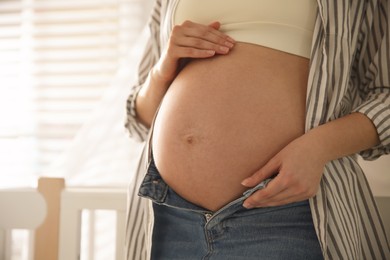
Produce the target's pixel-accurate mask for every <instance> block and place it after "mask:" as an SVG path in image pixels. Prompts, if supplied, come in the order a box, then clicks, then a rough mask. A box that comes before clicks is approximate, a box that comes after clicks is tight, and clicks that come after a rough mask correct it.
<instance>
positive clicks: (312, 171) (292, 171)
mask: <svg viewBox="0 0 390 260" xmlns="http://www.w3.org/2000/svg"><path fill="white" fill-rule="evenodd" d="M321 153H322V152H321V149H320V148H318V146H315V145H314V144H313V143H312V142H309V140H307V138H305V135H303V136H302V137H299V138H297V139H295V140H294V141H293V142H291V143H290V144H288V145H287V146H286V147H285V148H283V149H282V150H281V151H280V152H279V153H278V154H276V155H275V156H274V157H273V158H272V159H271V160H269V161H268V163H267V164H266V165H265V166H264V167H262V168H261V169H260V170H258V171H257V172H255V173H254V174H253V175H252V176H250V177H249V178H247V179H245V180H244V181H243V182H242V185H244V186H246V187H254V186H256V185H257V184H258V183H260V182H261V181H263V180H265V179H267V178H269V177H271V176H273V175H275V174H277V175H276V177H275V178H274V179H272V180H271V181H270V182H269V183H268V185H267V186H266V187H265V188H264V189H262V190H259V191H257V192H255V193H253V194H252V195H251V196H250V197H248V198H247V199H246V200H245V201H244V204H243V206H244V207H246V208H248V209H249V208H255V207H269V206H280V205H284V204H288V203H292V202H298V201H303V200H306V199H308V198H311V197H313V196H314V195H315V194H316V193H317V191H318V188H319V185H320V181H321V177H322V174H323V170H324V166H325V163H326V160H325V159H323V158H325V157H324V156H323V154H321Z"/></svg>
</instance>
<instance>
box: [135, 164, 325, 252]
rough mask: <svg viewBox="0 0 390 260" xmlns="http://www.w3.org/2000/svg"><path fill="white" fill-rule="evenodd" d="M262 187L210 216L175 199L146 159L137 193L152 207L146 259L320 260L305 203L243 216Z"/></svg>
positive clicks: (307, 207) (256, 210)
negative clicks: (248, 200) (246, 202)
mask: <svg viewBox="0 0 390 260" xmlns="http://www.w3.org/2000/svg"><path fill="white" fill-rule="evenodd" d="M268 181H269V180H266V181H264V182H262V183H260V184H259V185H257V186H256V187H255V188H252V189H250V190H248V191H246V192H245V193H244V194H243V196H242V197H240V198H238V199H236V200H234V201H232V202H230V203H228V204H227V205H226V206H224V207H223V208H221V209H220V210H218V211H216V212H211V211H209V210H207V209H204V208H201V207H199V206H197V205H194V204H192V203H190V202H188V201H186V200H185V199H183V198H181V197H180V196H179V195H178V194H176V193H175V191H173V190H172V189H171V188H170V187H169V186H168V185H167V184H166V183H165V182H164V181H163V179H162V178H161V176H160V174H159V172H158V170H157V168H156V166H155V165H154V161H153V159H152V161H151V164H150V166H149V168H148V172H147V174H146V176H145V179H144V181H143V183H142V184H141V187H140V190H139V195H140V196H142V197H146V198H149V199H151V200H152V201H153V209H154V217H155V223H154V228H153V237H152V259H153V260H154V259H158V260H162V259H167V260H174V259H180V260H183V259H185V260H190V259H221V260H229V259H231V260H239V259H266V260H276V259H278V260H295V259H297V260H303V259H310V260H316V259H323V257H322V252H321V248H320V245H319V242H318V239H317V236H316V233H315V230H314V226H313V221H312V216H311V212H310V207H309V203H308V201H302V202H297V203H291V204H288V205H284V206H278V207H266V208H255V209H249V210H248V209H246V208H244V207H243V206H242V203H243V201H244V200H245V199H246V198H247V197H248V196H250V195H251V194H252V193H253V192H255V191H256V190H259V189H261V188H263V187H265V185H266V184H267V183H268Z"/></svg>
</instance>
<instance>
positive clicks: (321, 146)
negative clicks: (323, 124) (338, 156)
mask: <svg viewBox="0 0 390 260" xmlns="http://www.w3.org/2000/svg"><path fill="white" fill-rule="evenodd" d="M299 141H300V143H301V145H302V146H303V147H304V150H305V151H306V154H308V155H310V157H311V158H315V159H316V160H317V161H318V162H320V163H322V164H324V165H325V164H326V163H327V162H329V161H331V160H333V159H334V158H332V155H331V153H330V152H329V149H328V146H327V143H326V141H325V140H324V139H323V138H322V137H321V136H320V135H319V133H317V132H316V131H315V129H312V130H310V131H309V132H307V133H306V134H304V135H302V136H301V137H300V138H299Z"/></svg>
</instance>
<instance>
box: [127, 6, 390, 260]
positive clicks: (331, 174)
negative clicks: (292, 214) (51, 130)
mask: <svg viewBox="0 0 390 260" xmlns="http://www.w3.org/2000/svg"><path fill="white" fill-rule="evenodd" d="M177 1H178V0H171V1H169V0H156V4H155V7H154V9H153V11H152V15H151V19H150V33H151V34H150V39H149V41H148V43H147V46H146V51H145V54H144V56H143V59H142V60H141V62H140V65H139V72H138V75H139V77H138V83H137V84H135V85H134V86H133V88H132V91H131V94H130V96H129V98H128V102H127V115H128V116H127V121H126V127H127V128H128V130H129V132H130V136H131V137H133V138H135V139H137V140H140V141H146V145H145V149H144V152H143V153H142V156H141V158H140V163H139V166H138V169H137V171H136V175H135V178H134V181H133V182H132V183H131V184H130V190H129V197H128V218H127V229H126V243H127V244H126V250H127V259H128V260H138V259H149V258H150V246H151V230H152V227H153V212H152V208H151V202H150V201H149V200H145V199H141V198H140V197H138V196H137V193H138V187H139V184H140V182H141V181H142V179H143V176H144V174H145V173H146V169H147V165H148V163H149V162H150V137H151V132H152V131H149V129H147V128H145V127H144V126H143V125H142V124H140V123H139V122H137V120H136V111H135V99H136V97H137V94H138V92H139V90H140V88H141V87H142V85H143V83H144V82H145V80H146V78H147V76H148V73H149V71H150V69H151V68H152V67H153V66H154V64H155V63H156V62H157V61H158V59H159V57H160V53H161V51H162V50H163V49H164V48H165V45H166V43H167V39H168V38H169V34H168V33H167V31H168V30H167V29H166V27H167V26H169V25H168V24H167V22H166V21H167V20H169V19H166V17H167V13H169V7H170V5H171V4H172V3H173V4H174V2H177ZM313 1H314V0H313ZM317 3H318V12H317V18H316V23H315V29H314V34H313V41H312V49H311V62H310V73H309V80H308V91H307V100H306V101H307V103H306V104H307V107H306V131H308V130H310V129H312V128H314V127H316V126H318V125H321V124H324V123H326V122H329V121H331V120H334V119H337V118H340V117H342V116H344V115H347V114H350V113H352V112H359V113H363V114H365V115H366V116H367V117H368V118H370V119H371V121H372V122H373V124H374V125H375V127H376V129H377V132H378V135H379V139H380V144H379V145H377V146H376V147H373V148H371V149H368V150H365V151H362V152H361V153H360V155H361V156H362V157H363V158H364V159H366V160H373V159H376V158H378V157H379V156H381V155H383V154H389V153H390V28H389V21H388V13H389V10H390V4H389V2H388V0H317ZM168 18H169V17H168ZM164 26H165V27H164ZM160 28H162V29H163V30H161V31H160ZM164 28H165V29H164ZM151 129H152V128H151ZM310 206H311V211H312V216H313V222H314V226H315V229H316V232H317V235H318V238H319V242H320V245H321V248H322V251H323V255H324V258H325V259H362V260H367V259H390V248H389V242H388V240H387V238H386V235H385V232H384V228H383V224H382V222H381V219H380V216H379V213H378V209H377V207H376V205H375V202H374V198H373V195H372V193H371V190H370V188H369V185H368V183H367V180H366V178H365V175H364V173H363V171H362V170H361V168H360V167H359V165H358V163H357V156H356V155H351V156H347V157H343V158H339V159H337V160H333V161H330V162H328V163H327V164H326V166H325V168H324V174H323V177H322V180H321V184H320V189H319V191H318V193H317V194H316V196H315V197H314V198H311V199H310Z"/></svg>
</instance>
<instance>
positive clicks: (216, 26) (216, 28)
mask: <svg viewBox="0 0 390 260" xmlns="http://www.w3.org/2000/svg"><path fill="white" fill-rule="evenodd" d="M208 26H209V27H212V28H214V29H215V30H219V28H220V27H221V23H220V22H218V21H216V22H212V23H211V24H209V25H208Z"/></svg>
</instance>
